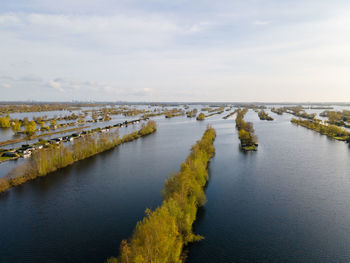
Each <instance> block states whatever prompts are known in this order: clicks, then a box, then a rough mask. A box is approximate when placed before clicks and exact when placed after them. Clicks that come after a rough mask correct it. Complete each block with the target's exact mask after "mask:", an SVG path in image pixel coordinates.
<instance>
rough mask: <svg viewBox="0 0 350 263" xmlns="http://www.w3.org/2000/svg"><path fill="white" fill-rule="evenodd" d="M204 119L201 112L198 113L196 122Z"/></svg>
mask: <svg viewBox="0 0 350 263" xmlns="http://www.w3.org/2000/svg"><path fill="white" fill-rule="evenodd" d="M204 119H205V115H204V113H203V112H201V113H199V114H198V116H197V121H203V120H204Z"/></svg>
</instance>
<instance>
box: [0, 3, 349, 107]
mask: <svg viewBox="0 0 350 263" xmlns="http://www.w3.org/2000/svg"><path fill="white" fill-rule="evenodd" d="M349 13H350V2H348V1H341V0H338V1H332V2H320V1H315V0H310V1H301V0H298V1H283V2H280V1H277V0H267V1H245V2H241V1H227V0H225V1H220V2H212V1H157V0H152V1H147V2H144V1H139V0H134V1H112V0H102V1H96V0H85V1H82V0H77V1H74V2H73V1H68V0H63V1H60V2H55V3H52V2H50V3H48V2H47V1H44V0H35V1H31V3H29V2H28V1H25V0H17V1H10V0H4V1H3V3H2V4H1V7H0V41H1V42H0V43H1V44H0V46H1V48H0V56H1V58H2V63H1V64H0V92H1V97H0V100H3V101H19V100H21V101H30V100H35V101H72V100H78V101H129V102H144V101H148V102H170V101H171V102H176V101H179V102H202V101H208V102H214V103H219V102H222V101H236V102H242V103H248V102H254V101H255V102H262V103H269V102H275V103H287V101H289V102H299V103H311V102H315V103H322V102H333V103H338V102H339V103H341V102H343V103H344V102H346V101H350V88H349V87H350V75H349V70H350V68H349V62H348V61H350V36H349V34H348V32H349V31H350V16H349Z"/></svg>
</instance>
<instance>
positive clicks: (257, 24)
mask: <svg viewBox="0 0 350 263" xmlns="http://www.w3.org/2000/svg"><path fill="white" fill-rule="evenodd" d="M269 24H271V21H264V20H255V21H254V22H253V25H256V26H266V25H269Z"/></svg>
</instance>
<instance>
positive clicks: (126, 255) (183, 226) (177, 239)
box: [107, 127, 216, 263]
mask: <svg viewBox="0 0 350 263" xmlns="http://www.w3.org/2000/svg"><path fill="white" fill-rule="evenodd" d="M215 136H216V133H215V130H214V129H213V128H212V127H208V128H207V129H206V131H205V133H204V135H203V137H202V139H201V140H200V141H198V142H197V143H196V144H195V145H194V146H193V147H192V149H191V153H190V154H189V156H188V157H187V159H186V161H185V162H184V163H183V164H182V165H181V169H180V171H179V172H178V173H176V174H174V175H172V176H171V177H170V178H169V179H168V180H167V181H166V183H165V187H164V189H163V197H164V200H163V202H162V205H161V206H160V207H158V208H157V209H155V210H154V211H151V210H150V209H147V210H146V217H145V218H144V219H143V220H142V221H140V222H138V223H137V225H136V228H135V230H134V233H133V235H132V237H131V239H130V240H129V241H126V240H124V241H122V243H121V246H120V255H119V257H118V259H117V258H114V257H112V258H109V259H108V260H107V263H131V262H138V263H151V262H159V263H161V262H162V263H167V262H183V260H182V250H183V247H184V245H187V244H188V243H189V242H194V241H197V240H200V239H202V237H201V236H198V235H195V234H194V233H193V230H192V225H193V222H194V221H195V219H196V215H197V209H198V207H199V206H202V205H203V204H204V203H205V201H206V197H205V193H204V186H205V185H206V183H207V181H208V170H207V166H208V162H209V161H210V159H211V157H212V156H213V154H214V151H215V148H214V146H213V142H214V139H215Z"/></svg>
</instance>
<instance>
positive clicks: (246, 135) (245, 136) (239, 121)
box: [236, 108, 258, 151]
mask: <svg viewBox="0 0 350 263" xmlns="http://www.w3.org/2000/svg"><path fill="white" fill-rule="evenodd" d="M247 112H248V108H245V109H243V110H242V109H238V110H237V117H236V128H237V129H238V136H239V139H240V141H241V144H240V146H241V149H242V150H244V151H256V150H257V146H258V143H257V138H256V136H255V133H254V128H253V124H252V123H250V122H245V121H244V115H245V114H246V113H247Z"/></svg>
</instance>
